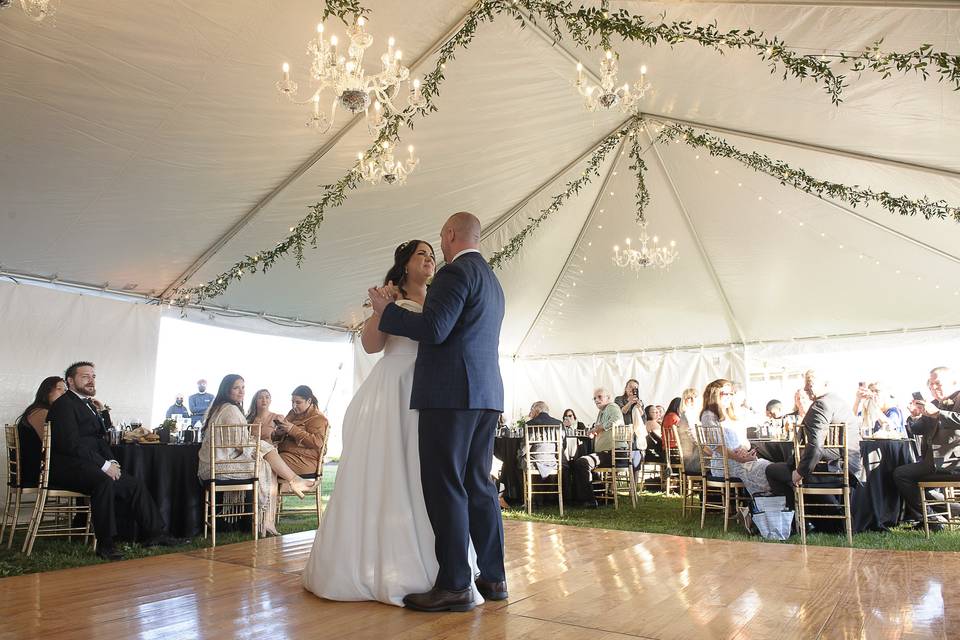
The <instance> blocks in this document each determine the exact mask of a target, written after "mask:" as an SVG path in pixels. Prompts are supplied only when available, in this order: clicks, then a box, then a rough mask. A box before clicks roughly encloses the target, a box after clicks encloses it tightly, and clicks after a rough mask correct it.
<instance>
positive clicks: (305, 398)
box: [274, 384, 330, 475]
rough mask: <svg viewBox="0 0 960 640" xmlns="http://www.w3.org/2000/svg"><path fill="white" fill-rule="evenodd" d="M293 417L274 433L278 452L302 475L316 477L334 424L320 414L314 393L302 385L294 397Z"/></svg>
mask: <svg viewBox="0 0 960 640" xmlns="http://www.w3.org/2000/svg"><path fill="white" fill-rule="evenodd" d="M290 404H291V409H290V413H288V414H287V417H286V418H285V419H284V420H283V422H282V423H280V426H278V427H277V430H276V431H274V435H275V437H276V438H277V439H278V440H279V442H278V444H277V451H279V452H280V457H281V458H283V461H284V462H286V463H287V464H288V465H290V468H291V469H293V470H294V471H295V472H297V473H298V474H300V475H306V474H314V473H316V472H317V464H318V463H319V462H320V453H321V452H322V451H323V448H324V446H325V445H326V443H327V433H328V432H329V430H330V422H329V421H328V420H327V417H326V416H325V415H323V413H321V412H320V403H319V402H318V401H317V396H315V395H313V390H312V389H311V388H310V387H308V386H307V385H305V384H301V385H300V386H298V387H297V388H296V389H294V390H293V393H292V394H290Z"/></svg>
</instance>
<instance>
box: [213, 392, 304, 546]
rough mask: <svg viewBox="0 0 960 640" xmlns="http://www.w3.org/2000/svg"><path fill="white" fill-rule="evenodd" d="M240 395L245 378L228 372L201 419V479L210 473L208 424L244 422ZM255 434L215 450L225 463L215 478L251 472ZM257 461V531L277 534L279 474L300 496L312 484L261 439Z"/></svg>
mask: <svg viewBox="0 0 960 640" xmlns="http://www.w3.org/2000/svg"><path fill="white" fill-rule="evenodd" d="M243 394H244V381H243V378H242V377H241V376H239V375H237V374H235V373H231V374H229V375H226V376H224V377H223V380H222V381H221V382H220V388H219V389H217V395H216V397H215V398H214V399H213V403H212V404H211V405H210V408H209V409H207V415H206V417H205V418H204V421H203V430H204V437H203V443H202V444H201V445H200V466H199V469H198V475H199V476H200V479H201V480H209V479H210V476H211V473H212V470H211V468H210V444H211V441H212V439H213V438H212V434H210V433H209V430H210V427H212V426H218V425H235V424H247V419H246V416H244V415H243ZM226 433H228V434H232V433H233V432H232V431H227V432H226ZM255 437H257V436H256V435H255V434H252V433H249V432H248V433H247V434H246V437H245V439H244V440H243V441H238V442H236V444H237V448H235V449H217V452H216V455H217V463H218V464H219V463H221V462H222V463H227V465H226V470H224V471H218V473H217V479H218V480H220V479H223V480H230V479H239V478H246V477H247V476H249V475H250V471H249V470H248V469H247V468H246V467H248V465H250V464H252V463H253V462H254V460H253V455H254V448H253V447H252V446H250V445H251V442H253V438H255ZM223 444H226V443H223ZM230 444H233V443H230ZM231 463H232V464H231ZM237 463H240V464H237ZM244 463H246V464H244ZM257 463H258V464H259V465H260V483H259V485H260V495H259V498H260V510H261V514H260V532H261V533H262V534H265V535H274V536H275V535H279V533H278V532H277V530H276V528H275V527H274V521H275V520H276V509H277V503H278V492H277V488H278V487H277V477H278V476H279V477H280V478H283V479H284V480H286V481H287V482H289V483H290V488H291V489H292V490H293V492H294V493H296V494H297V495H298V496H300V497H301V498H302V497H303V493H304V491H307V490H308V489H310V488H312V487H313V483H312V482H310V481H309V480H304V479H303V478H301V477H300V476H298V475H297V474H296V473H294V472H293V470H292V469H291V468H290V467H289V466H287V463H286V462H284V461H283V458H281V457H280V454H279V453H277V450H276V448H274V446H273V445H272V444H270V443H269V442H263V441H261V442H260V460H259V461H258V462H257ZM232 470H233V471H232Z"/></svg>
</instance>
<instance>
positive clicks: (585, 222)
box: [514, 136, 627, 355]
mask: <svg viewBox="0 0 960 640" xmlns="http://www.w3.org/2000/svg"><path fill="white" fill-rule="evenodd" d="M626 144H627V137H626V136H624V137H623V139H622V140H620V144H619V145H617V149H616V151H615V152H614V153H616V155H615V156H614V157H613V162H611V163H610V168H609V169H607V175H606V176H605V177H604V178H603V184H602V185H600V190H599V191H598V192H597V197H596V198H595V199H594V201H593V205H592V206H591V207H590V213H588V214H587V217H586V218H584V219H583V225H582V226H581V227H580V233H579V234H578V235H577V239H576V240H575V241H574V243H573V246H571V247H570V253H569V254H567V259H566V260H565V261H564V263H563V266H562V267H561V268H560V272H559V273H558V274H557V279H556V280H554V281H553V286H552V287H550V291H549V293H547V296H546V298H544V300H543V304H542V305H540V310H539V311H537V315H536V316H535V317H534V318H533V322H531V323H530V326H529V327H528V328H527V330H526V332H525V333H524V334H523V338H522V339H521V340H520V343H519V344H518V345H517V349H516V351H515V353H514V355H519V353H520V350H521V349H523V345H524V344H526V342H527V340H528V339H529V338H530V334H531V333H533V329H534V327H536V326H537V323H538V322H540V318H541V317H542V316H543V312H544V311H546V309H547V305H548V304H550V300H551V299H552V298H553V294H554V293H556V291H557V287H558V286H560V281H561V280H562V279H563V274H564V273H565V272H566V270H567V267H569V266H570V262H571V261H572V260H573V256H574V254H576V252H577V248H578V247H579V246H580V243H581V242H582V241H583V238H584V236H585V235H587V229H589V228H590V223H591V222H593V218H594V216H596V214H597V210H598V209H599V206H600V199H601V198H602V197H603V194H604V193H605V192H606V190H607V185H608V184H609V183H610V179H611V178H612V177H613V173H614V171H615V170H616V168H617V164H618V163H619V162H620V158H621V157H623V156H622V153H623V150H624V148H625V147H626Z"/></svg>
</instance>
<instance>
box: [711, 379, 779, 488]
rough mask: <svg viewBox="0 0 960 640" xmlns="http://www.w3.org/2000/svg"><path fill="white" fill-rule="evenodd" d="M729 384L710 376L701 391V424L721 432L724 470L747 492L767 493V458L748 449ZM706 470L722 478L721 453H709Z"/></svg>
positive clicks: (748, 445)
mask: <svg viewBox="0 0 960 640" xmlns="http://www.w3.org/2000/svg"><path fill="white" fill-rule="evenodd" d="M734 396H735V392H734V389H733V384H732V383H731V382H730V381H729V380H725V379H722V378H721V379H719V380H714V381H713V382H711V383H710V384H708V385H707V388H706V389H704V391H703V411H702V412H701V413H700V423H701V426H702V427H703V428H704V429H705V430H706V429H719V430H720V431H721V432H722V434H723V444H724V446H725V447H726V449H727V472H728V474H729V476H728V478H729V479H730V480H739V481H740V482H742V483H743V485H744V487H745V488H746V490H747V493H749V494H750V495H756V494H760V493H768V492H769V491H770V485H769V483H768V482H767V479H766V474H765V469H766V468H767V466H768V465H769V464H770V461H769V460H761V459H758V458H757V452H756V451H753V450H751V449H750V441H749V440H747V430H746V425H744V424H743V423H742V422H741V421H740V420H737V415H736V410H735V408H734V404H735V397H734ZM708 473H709V474H710V475H711V476H714V477H717V478H723V477H724V476H723V454H722V452H721V451H718V450H715V451H714V452H713V454H712V455H711V457H710V469H709V471H708Z"/></svg>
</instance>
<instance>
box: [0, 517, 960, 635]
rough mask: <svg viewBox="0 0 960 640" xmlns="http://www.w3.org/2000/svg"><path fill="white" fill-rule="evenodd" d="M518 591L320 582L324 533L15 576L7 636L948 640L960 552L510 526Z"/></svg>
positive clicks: (2, 615)
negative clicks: (397, 602)
mask: <svg viewBox="0 0 960 640" xmlns="http://www.w3.org/2000/svg"><path fill="white" fill-rule="evenodd" d="M505 532H506V540H507V550H506V551H507V555H506V566H507V574H508V582H509V589H510V596H511V598H510V600H508V601H505V602H496V603H492V602H491V603H488V604H486V605H484V606H482V607H478V608H477V609H476V610H474V611H471V612H468V613H463V614H423V613H416V612H412V611H407V610H405V609H401V608H398V607H392V606H388V605H383V604H380V603H371V602H360V603H343V602H331V601H326V600H322V599H320V598H316V597H315V596H313V595H312V594H310V593H308V592H306V591H304V589H303V587H302V585H301V583H300V573H301V572H302V570H303V568H304V566H305V565H306V562H307V561H308V558H309V553H310V549H311V547H312V544H313V539H314V534H313V532H303V533H299V534H292V535H289V536H283V537H280V538H268V539H265V540H260V541H258V542H256V543H254V542H245V543H240V544H234V545H225V546H220V547H217V548H216V549H202V550H197V551H192V552H189V553H182V554H171V555H166V556H156V557H151V558H143V559H139V560H131V561H126V562H118V563H113V564H109V565H96V566H90V567H81V568H77V569H68V570H64V571H56V572H50V573H44V574H34V575H27V576H19V577H15V578H6V579H3V580H0V638H2V639H4V640H6V639H7V638H10V639H16V640H20V639H27V638H41V637H42V638H57V639H65V640H87V639H93V638H97V639H102V638H104V637H112V638H123V639H124V640H126V639H128V638H129V639H140V640H143V639H146V640H161V639H162V640H166V639H169V638H174V639H176V638H185V639H186V638H189V639H206V638H257V639H258V640H262V639H263V638H265V637H269V638H271V640H273V639H281V638H297V639H300V638H318V639H325V640H326V639H344V640H365V639H367V638H370V639H371V640H373V639H375V638H376V639H381V638H401V639H403V640H420V639H427V638H431V639H432V638H441V639H442V638H451V639H452V638H457V639H459V638H478V639H480V638H483V639H484V640H487V639H495V640H496V639H500V638H503V639H507V638H510V639H513V638H529V639H531V640H533V639H538V640H539V639H540V638H544V637H549V638H551V639H554V638H559V639H566V638H570V639H571V640H573V639H576V640H580V639H582V638H583V637H591V638H601V639H605V640H606V639H609V640H615V639H618V638H620V639H623V638H649V639H656V640H672V639H678V640H679V639H686V638H703V639H711V640H713V639H716V640H727V639H735V640H757V639H761V638H782V639H793V638H796V639H801V638H803V639H806V638H817V637H820V638H827V639H833V638H844V639H847V638H865V639H869V640H873V639H874V638H882V639H887V638H890V639H893V640H916V639H918V638H948V637H952V636H954V635H956V634H951V631H953V630H957V629H960V592H956V590H955V589H953V585H954V584H955V576H957V575H960V554H949V553H918V552H892V551H881V550H856V549H845V548H827V547H806V548H805V547H802V546H799V545H787V544H784V545H771V544H761V543H753V542H728V541H722V540H705V539H697V538H686V537H677V536H666V535H654V534H644V533H634V532H626V531H604V530H596V529H585V528H575V527H567V526H561V525H554V524H546V523H531V522H509V521H508V522H507V523H505Z"/></svg>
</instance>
